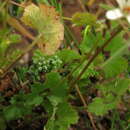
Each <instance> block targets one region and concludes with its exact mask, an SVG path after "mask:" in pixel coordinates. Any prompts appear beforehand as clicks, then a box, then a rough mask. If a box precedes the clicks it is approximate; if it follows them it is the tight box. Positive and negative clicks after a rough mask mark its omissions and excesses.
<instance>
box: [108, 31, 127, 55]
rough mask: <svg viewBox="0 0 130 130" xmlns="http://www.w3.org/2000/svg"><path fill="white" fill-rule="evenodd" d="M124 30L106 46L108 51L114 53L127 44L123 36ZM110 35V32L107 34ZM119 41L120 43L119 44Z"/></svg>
mask: <svg viewBox="0 0 130 130" xmlns="http://www.w3.org/2000/svg"><path fill="white" fill-rule="evenodd" d="M123 35H124V32H123V33H120V34H118V35H117V36H116V37H114V38H113V39H112V41H111V42H110V43H109V45H108V46H107V47H106V48H105V50H106V51H110V55H111V56H112V55H114V54H115V53H116V52H117V51H118V50H119V49H121V48H122V47H123V46H125V44H126V43H125V40H124V38H123ZM107 37H110V34H109V35H108V34H107V36H106V38H107ZM117 43H118V44H117Z"/></svg>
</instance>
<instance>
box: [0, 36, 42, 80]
mask: <svg viewBox="0 0 130 130" xmlns="http://www.w3.org/2000/svg"><path fill="white" fill-rule="evenodd" d="M41 36H42V34H39V35H38V36H37V37H36V38H35V40H34V41H33V42H32V44H31V45H30V46H29V47H27V49H25V50H24V51H23V52H22V54H21V55H19V56H18V57H17V58H16V59H15V60H14V61H12V63H11V64H10V65H9V66H8V67H7V68H6V69H5V70H2V72H3V74H2V75H1V76H0V78H3V77H5V76H6V75H7V73H8V72H9V71H10V69H12V67H13V66H14V65H15V64H16V63H17V62H18V61H19V60H20V59H21V58H22V57H23V56H24V55H25V54H26V53H27V52H29V51H31V50H32V48H33V47H34V46H35V45H36V44H37V42H38V41H39V39H40V38H41Z"/></svg>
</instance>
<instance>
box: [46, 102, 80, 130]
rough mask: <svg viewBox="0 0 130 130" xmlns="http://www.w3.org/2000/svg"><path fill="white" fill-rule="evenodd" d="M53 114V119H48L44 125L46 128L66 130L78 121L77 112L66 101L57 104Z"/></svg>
mask: <svg viewBox="0 0 130 130" xmlns="http://www.w3.org/2000/svg"><path fill="white" fill-rule="evenodd" d="M55 116H56V119H55V120H49V121H48V123H47V125H46V127H45V128H46V129H47V130H67V129H68V128H69V127H70V125H71V124H75V123H77V121H78V115H77V112H76V111H75V110H74V109H73V108H72V107H71V106H70V105H69V104H68V103H66V102H63V103H61V104H60V105H58V106H57V109H56V113H55Z"/></svg>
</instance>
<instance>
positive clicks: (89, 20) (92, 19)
mask: <svg viewBox="0 0 130 130" xmlns="http://www.w3.org/2000/svg"><path fill="white" fill-rule="evenodd" d="M96 20H97V18H96V16H95V15H93V14H91V13H80V12H77V13H75V14H74V15H73V16H72V22H73V23H74V24H75V25H77V26H85V25H92V26H94V25H95V24H96Z"/></svg>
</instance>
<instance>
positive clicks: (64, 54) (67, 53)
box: [57, 49, 81, 64]
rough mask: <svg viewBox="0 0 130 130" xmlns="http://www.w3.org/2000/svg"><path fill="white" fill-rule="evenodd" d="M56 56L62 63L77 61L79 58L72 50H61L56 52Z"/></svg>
mask: <svg viewBox="0 0 130 130" xmlns="http://www.w3.org/2000/svg"><path fill="white" fill-rule="evenodd" d="M57 55H58V56H59V57H60V59H61V60H62V61H63V63H64V64H65V63H68V62H71V61H72V60H74V59H79V58H81V56H80V55H79V54H78V53H77V52H76V51H74V50H69V49H63V50H61V51H58V52H57Z"/></svg>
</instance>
